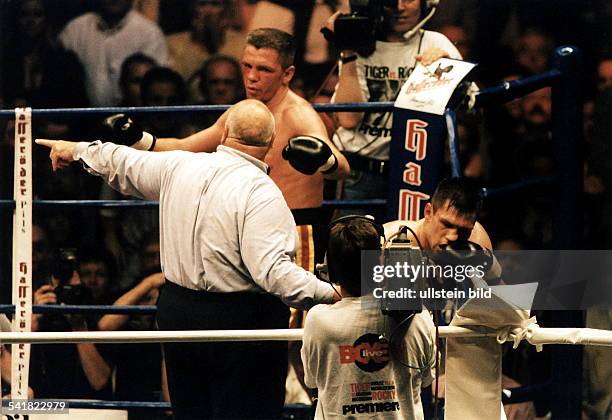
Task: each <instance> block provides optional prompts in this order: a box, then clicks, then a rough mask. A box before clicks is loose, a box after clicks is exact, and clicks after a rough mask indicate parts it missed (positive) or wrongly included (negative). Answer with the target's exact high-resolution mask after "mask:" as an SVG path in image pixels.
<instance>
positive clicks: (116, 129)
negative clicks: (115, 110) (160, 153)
mask: <svg viewBox="0 0 612 420" xmlns="http://www.w3.org/2000/svg"><path fill="white" fill-rule="evenodd" d="M102 127H103V129H104V135H103V136H102V140H103V141H109V142H113V143H115V144H122V145H124V146H130V147H132V148H134V149H138V150H147V151H150V150H153V148H154V147H155V142H156V141H157V138H156V137H155V136H154V135H153V134H150V133H147V132H146V131H143V130H142V127H141V126H140V124H138V123H137V122H135V121H134V120H132V119H131V118H130V117H128V116H127V115H125V114H116V115H111V116H110V117H107V118H105V119H104V120H103V121H102Z"/></svg>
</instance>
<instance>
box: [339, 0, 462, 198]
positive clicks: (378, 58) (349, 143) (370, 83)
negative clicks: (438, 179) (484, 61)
mask: <svg viewBox="0 0 612 420" xmlns="http://www.w3.org/2000/svg"><path fill="white" fill-rule="evenodd" d="M350 3H351V7H352V9H353V12H352V13H350V14H349V16H346V14H347V12H348V11H347V10H344V11H342V12H344V15H343V13H341V12H337V13H336V14H334V15H333V16H332V17H331V18H330V20H329V21H328V24H327V30H328V31H334V30H335V32H338V30H339V32H338V33H337V34H336V33H334V35H333V36H332V39H337V40H338V43H339V46H338V47H339V49H340V50H341V54H340V57H341V58H340V61H341V66H340V79H339V83H338V85H337V87H336V92H335V94H334V97H333V98H332V102H382V101H393V100H395V98H396V96H397V94H398V93H399V90H400V88H401V86H402V85H403V84H404V82H405V81H406V80H407V79H408V76H409V75H410V73H411V72H412V70H413V69H414V68H415V66H416V64H417V62H421V63H423V64H424V65H428V64H431V63H432V62H434V61H436V60H437V59H439V58H442V57H450V58H455V59H461V54H460V53H459V51H458V50H457V49H456V48H455V46H454V45H453V44H452V43H451V41H449V40H448V38H446V37H445V36H444V35H442V34H440V33H437V32H432V31H425V30H422V29H420V28H421V26H422V24H423V23H424V21H425V18H426V16H429V15H430V14H431V13H432V11H433V7H434V5H437V3H438V2H437V1H435V0H434V1H432V0H427V1H426V0H394V1H391V0H369V1H365V0H359V1H357V0H353V1H351V2H350ZM351 16H352V17H351ZM377 16H382V19H380V18H378V17H377ZM347 21H348V22H349V23H347ZM350 22H353V23H350ZM361 25H363V27H362V26H361ZM355 28H359V29H357V30H356V29H355ZM360 34H369V37H370V42H369V43H365V41H366V40H365V39H360ZM351 38H352V39H355V40H359V42H360V43H361V44H359V45H361V46H359V45H358V44H357V43H350V42H349V43H347V42H346V41H347V40H348V39H351ZM335 117H336V118H337V121H338V123H339V125H340V128H339V129H338V131H337V132H336V134H335V135H334V138H333V140H334V142H335V144H336V146H337V147H338V148H339V149H340V150H341V151H343V152H344V153H345V155H346V157H347V159H348V161H349V163H350V165H351V174H350V176H349V178H348V179H347V180H346V181H345V183H344V184H345V185H344V198H346V199H361V198H386V196H387V183H388V181H387V171H388V166H387V165H386V164H387V161H388V160H389V144H390V142H391V127H392V117H391V113H390V112H386V113H385V112H383V113H381V112H366V113H364V112H339V113H336V114H335Z"/></svg>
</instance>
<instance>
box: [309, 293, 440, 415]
mask: <svg viewBox="0 0 612 420" xmlns="http://www.w3.org/2000/svg"><path fill="white" fill-rule="evenodd" d="M395 326H396V323H395V321H393V320H392V319H391V318H389V317H387V316H383V315H382V314H381V311H380V303H379V302H378V301H374V299H373V298H371V297H370V298H367V297H363V298H344V299H342V300H341V301H340V302H337V303H335V304H333V305H317V306H315V307H314V308H313V309H312V310H311V311H310V312H309V313H308V316H307V317H306V324H305V326H304V341H303V346H302V361H303V363H304V380H305V382H306V385H307V386H308V387H311V388H318V390H319V403H318V405H317V410H316V414H315V417H316V418H317V419H328V418H333V419H335V418H338V419H345V418H356V417H359V418H376V419H422V418H423V407H422V405H421V396H420V393H421V388H422V387H426V386H428V385H429V384H431V382H432V380H433V378H432V373H431V365H432V364H433V361H434V360H435V332H434V325H433V322H432V320H431V317H430V315H429V312H427V311H423V312H421V313H420V314H417V315H416V316H415V317H414V319H413V320H412V323H411V324H410V328H409V330H408V332H407V333H406V334H404V336H403V339H399V340H397V339H394V340H393V343H392V344H393V346H394V348H395V349H396V350H393V351H391V349H390V344H389V341H388V340H389V338H390V337H391V333H392V332H393V330H394V328H395ZM396 341H397V342H398V343H400V344H401V346H397V347H395V346H396V345H397V344H396V343H395V342H396ZM400 347H402V348H400ZM398 356H399V358H400V360H402V362H404V363H406V364H408V365H410V366H413V367H423V369H421V370H417V369H411V368H409V367H407V366H404V365H402V364H401V363H399V362H398Z"/></svg>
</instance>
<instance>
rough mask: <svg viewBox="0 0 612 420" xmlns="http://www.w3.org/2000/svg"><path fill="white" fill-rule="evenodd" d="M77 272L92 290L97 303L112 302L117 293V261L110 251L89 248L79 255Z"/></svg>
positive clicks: (84, 284) (105, 303) (92, 295)
mask: <svg viewBox="0 0 612 420" xmlns="http://www.w3.org/2000/svg"><path fill="white" fill-rule="evenodd" d="M77 272H78V273H79V278H80V279H81V284H82V285H83V286H85V287H86V288H87V289H89V291H90V292H91V297H92V302H91V303H93V304H97V305H109V304H111V303H112V302H113V301H114V300H115V298H116V295H117V291H116V289H117V288H116V285H115V282H116V276H117V273H116V270H115V261H114V259H113V256H112V254H110V253H109V252H108V251H106V250H104V251H99V250H96V249H88V250H86V251H83V252H81V255H79V260H78V265H77Z"/></svg>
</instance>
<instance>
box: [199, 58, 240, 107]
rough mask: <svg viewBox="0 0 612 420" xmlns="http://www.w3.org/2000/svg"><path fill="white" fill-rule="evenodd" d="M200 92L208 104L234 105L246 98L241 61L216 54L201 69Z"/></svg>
mask: <svg viewBox="0 0 612 420" xmlns="http://www.w3.org/2000/svg"><path fill="white" fill-rule="evenodd" d="M199 87H200V93H201V94H202V97H203V98H204V103H205V104H207V105H232V104H235V103H236V102H239V101H241V100H242V99H244V86H243V84H242V73H241V71H240V62H238V60H236V59H235V58H233V57H230V56H227V55H214V56H212V57H210V58H209V59H208V60H206V61H205V62H204V65H203V66H202V69H201V70H200V84H199Z"/></svg>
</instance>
